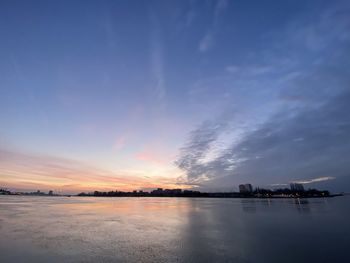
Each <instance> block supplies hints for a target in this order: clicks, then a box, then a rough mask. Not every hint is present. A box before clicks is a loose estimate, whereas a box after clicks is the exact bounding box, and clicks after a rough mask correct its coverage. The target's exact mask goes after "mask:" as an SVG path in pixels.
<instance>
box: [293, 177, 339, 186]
mask: <svg viewBox="0 0 350 263" xmlns="http://www.w3.org/2000/svg"><path fill="white" fill-rule="evenodd" d="M334 179H335V177H334V176H324V177H318V178H312V179H306V180H295V181H292V182H293V183H299V184H312V183H318V182H324V181H329V180H334Z"/></svg>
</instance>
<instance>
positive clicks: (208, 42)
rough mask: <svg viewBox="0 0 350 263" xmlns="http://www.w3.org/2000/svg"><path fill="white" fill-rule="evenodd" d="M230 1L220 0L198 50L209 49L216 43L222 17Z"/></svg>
mask: <svg viewBox="0 0 350 263" xmlns="http://www.w3.org/2000/svg"><path fill="white" fill-rule="evenodd" d="M228 4H229V2H228V1H227V0H218V1H216V5H215V8H214V13H213V20H212V23H211V25H210V26H209V28H208V30H207V32H206V34H205V35H204V36H203V38H202V39H201V41H200V42H199V46H198V50H199V51H200V52H206V51H208V50H209V49H210V48H211V47H212V46H213V45H214V43H215V34H216V31H217V30H218V27H219V21H220V17H221V16H222V15H223V13H224V12H225V10H226V9H227V7H228Z"/></svg>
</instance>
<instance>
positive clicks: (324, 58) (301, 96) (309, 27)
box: [0, 0, 350, 191]
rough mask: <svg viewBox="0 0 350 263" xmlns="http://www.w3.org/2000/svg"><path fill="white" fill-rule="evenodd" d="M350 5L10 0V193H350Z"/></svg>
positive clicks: (2, 52)
mask: <svg viewBox="0 0 350 263" xmlns="http://www.w3.org/2000/svg"><path fill="white" fill-rule="evenodd" d="M349 11H350V5H349V3H348V2H347V1H224V0H218V1H73V2H72V1H2V2H1V3H0V35H1V42H0V58H1V59H0V123H1V125H0V147H1V156H2V158H1V159H2V161H0V184H1V185H4V186H7V187H12V188H22V189H33V188H34V189H37V188H39V187H41V188H44V189H50V188H54V189H56V190H58V191H77V190H81V189H92V188H93V187H95V188H99V189H102V188H103V189H105V188H110V189H115V188H121V189H126V188H128V189H129V188H135V189H136V188H137V189H139V188H151V187H156V186H158V185H159V186H164V187H176V186H178V187H183V188H185V187H195V188H199V189H207V190H216V189H232V188H234V187H236V186H237V184H239V183H244V182H251V183H253V184H259V185H262V186H267V187H269V186H271V185H276V184H277V185H279V184H281V185H283V184H288V183H290V182H292V181H302V182H304V183H310V182H311V183H315V182H318V185H320V184H321V186H323V184H324V185H325V186H330V187H331V188H332V187H333V188H332V189H336V190H347V189H348V187H349V186H350V182H349V181H350V179H349V169H350V165H348V164H347V163H346V160H344V159H343V158H344V156H346V154H348V153H350V143H349V142H350V140H349V139H350V137H349V135H347V134H350V133H349V125H350V122H349V118H348V117H347V114H346V113H347V112H348V110H349V106H347V104H349V103H348V102H350V101H349V100H347V98H348V99H350V98H349V95H348V94H349V76H350V74H349V73H350V72H349V60H348V59H347V58H348V57H349V41H350V34H349V32H350V30H349V29H350V28H349V26H350V21H349V17H350V16H349V13H350V12H349ZM320 130H321V131H322V132H321V131H320ZM325 141H326V142H329V143H328V144H326V143H325ZM298 145H301V146H300V147H299V146H298ZM72 166H73V167H74V169H73V168H72ZM52 167H54V169H53V168H52ZM87 171H88V173H91V176H90V177H89V176H86V177H88V178H90V179H89V180H88V179H86V178H85V177H84V174H86V173H87ZM91 171H94V172H91ZM101 173H102V174H103V175H104V176H108V178H105V177H103V176H101ZM38 174H39V175H38ZM116 178H118V180H117V182H116V181H115V180H116ZM320 182H321V183H320ZM312 185H313V184H312ZM315 186H317V185H316V184H315Z"/></svg>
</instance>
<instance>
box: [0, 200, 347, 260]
mask: <svg viewBox="0 0 350 263" xmlns="http://www.w3.org/2000/svg"><path fill="white" fill-rule="evenodd" d="M349 201H350V198H349V197H338V198H328V199H309V200H291V199H285V200H276V199H274V200H258V199H196V198H193V199H190V198H90V197H84V198H78V197H71V198H68V197H16V196H0V262H316V261H317V262H327V263H333V262H349V261H348V260H349V259H350V205H349Z"/></svg>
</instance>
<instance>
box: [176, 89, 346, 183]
mask: <svg viewBox="0 0 350 263" xmlns="http://www.w3.org/2000/svg"><path fill="white" fill-rule="evenodd" d="M349 84H350V83H349ZM349 113H350V90H344V91H343V92H342V93H341V95H339V96H336V97H335V98H332V99H331V100H329V101H328V102H326V103H324V104H322V105H320V106H319V107H307V106H305V107H304V108H303V109H302V110H299V111H298V112H297V113H291V112H290V111H289V110H285V111H281V112H279V113H278V114H276V115H274V116H273V117H271V118H270V119H269V120H268V121H267V122H265V123H264V124H262V125H261V126H260V127H258V128H257V129H256V130H255V131H252V132H247V133H246V134H245V135H244V136H243V137H242V139H241V140H240V142H239V143H236V144H234V145H232V146H231V147H228V148H227V149H226V150H224V151H223V152H222V153H221V155H220V156H219V157H217V158H215V159H214V160H211V161H209V162H204V163H203V162H201V159H202V158H203V156H204V155H205V154H206V153H207V152H208V151H209V150H210V147H209V146H210V145H212V144H214V143H215V141H216V139H217V138H218V136H219V134H220V132H222V130H223V126H222V125H214V124H212V123H211V124H203V125H202V126H201V127H200V128H199V129H197V130H195V131H194V132H193V133H192V136H191V140H190V142H189V143H188V144H187V145H186V147H184V148H182V150H181V156H180V157H179V159H178V160H177V162H176V163H177V165H178V167H179V168H180V169H182V170H184V171H185V172H186V173H187V175H188V178H189V180H195V179H199V178H201V177H202V176H205V177H206V178H209V179H212V180H211V181H207V182H206V183H205V182H204V183H203V185H206V186H210V185H211V184H214V185H215V186H226V185H227V184H231V185H233V184H234V183H236V184H237V183H239V182H240V181H242V180H244V181H251V182H254V183H256V184H273V183H282V182H290V181H295V180H302V179H313V178H319V177H336V178H338V177H343V176H350V162H349V160H348V156H350V114H349ZM315 182H317V180H315Z"/></svg>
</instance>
